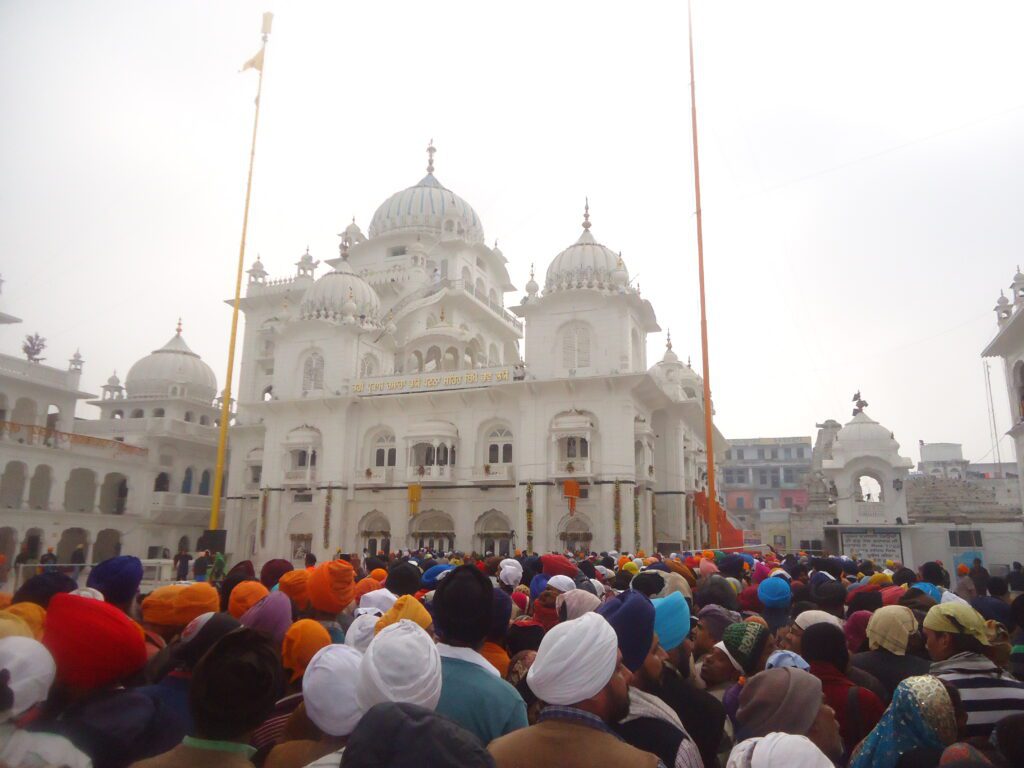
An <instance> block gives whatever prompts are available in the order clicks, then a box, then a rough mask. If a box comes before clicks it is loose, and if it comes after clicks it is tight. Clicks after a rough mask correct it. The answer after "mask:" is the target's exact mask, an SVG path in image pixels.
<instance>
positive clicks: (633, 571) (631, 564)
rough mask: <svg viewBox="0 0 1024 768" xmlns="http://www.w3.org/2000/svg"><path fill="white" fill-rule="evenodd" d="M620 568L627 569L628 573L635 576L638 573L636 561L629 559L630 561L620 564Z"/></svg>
mask: <svg viewBox="0 0 1024 768" xmlns="http://www.w3.org/2000/svg"><path fill="white" fill-rule="evenodd" d="M622 570H624V571H628V572H629V573H631V574H633V575H634V576H636V575H637V574H638V573H640V566H639V565H637V564H636V563H634V562H632V561H630V562H628V563H626V564H625V565H623V566H622Z"/></svg>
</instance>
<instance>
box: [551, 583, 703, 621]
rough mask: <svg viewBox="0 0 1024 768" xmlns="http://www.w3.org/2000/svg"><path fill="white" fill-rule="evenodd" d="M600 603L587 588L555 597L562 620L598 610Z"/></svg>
mask: <svg viewBox="0 0 1024 768" xmlns="http://www.w3.org/2000/svg"><path fill="white" fill-rule="evenodd" d="M683 602H684V603H685V602H686V601H685V600H684V601H683ZM599 605H601V600H600V599H599V598H598V597H596V596H595V595H592V594H590V593H589V592H587V591H586V590H585V589H571V590H569V591H568V592H563V593H561V594H560V595H559V596H558V597H556V598H555V608H557V609H558V615H559V616H560V617H561V619H562V621H571V620H572V619H578V618H579V617H580V616H582V615H583V614H584V613H589V612H590V611H596V610H597V607H598V606H599ZM563 614H564V615H563Z"/></svg>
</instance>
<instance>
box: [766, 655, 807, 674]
mask: <svg viewBox="0 0 1024 768" xmlns="http://www.w3.org/2000/svg"><path fill="white" fill-rule="evenodd" d="M776 667H796V668H797V669H802V670H804V671H805V672H809V671H810V669H811V665H810V664H808V663H807V661H806V660H805V659H804V657H803V656H801V655H800V654H798V653H794V652H793V651H772V653H771V655H770V656H769V657H768V661H767V662H765V665H764V668H765V669H775V668H776Z"/></svg>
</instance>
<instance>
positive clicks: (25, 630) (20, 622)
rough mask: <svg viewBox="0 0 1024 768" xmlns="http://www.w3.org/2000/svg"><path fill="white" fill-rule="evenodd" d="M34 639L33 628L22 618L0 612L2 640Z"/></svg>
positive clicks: (0, 634) (0, 635)
mask: <svg viewBox="0 0 1024 768" xmlns="http://www.w3.org/2000/svg"><path fill="white" fill-rule="evenodd" d="M4 637H32V628H31V627H29V625H28V624H26V623H25V621H24V619H22V618H21V617H20V616H15V615H14V614H13V613H10V612H8V611H0V638H4Z"/></svg>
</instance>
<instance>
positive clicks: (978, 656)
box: [924, 602, 1024, 738]
mask: <svg viewBox="0 0 1024 768" xmlns="http://www.w3.org/2000/svg"><path fill="white" fill-rule="evenodd" d="M924 634H925V644H926V646H927V648H928V654H929V655H930V656H931V658H932V662H933V663H932V666H931V669H930V670H929V672H930V674H932V675H935V676H936V677H938V678H939V679H940V680H944V681H945V682H947V683H949V684H950V685H953V686H955V687H956V689H957V690H958V691H959V693H960V698H961V699H962V701H963V706H964V710H965V711H966V712H967V728H966V734H965V735H966V736H968V737H973V736H981V737H986V738H987V737H988V736H989V735H990V734H991V732H992V729H993V727H995V724H996V723H998V722H999V721H1000V720H1002V719H1003V718H1004V717H1008V716H1010V715H1015V714H1018V713H1024V682H1021V681H1019V680H1015V679H1014V678H1013V677H1011V676H1010V675H1009V674H1007V673H1006V672H1005V671H1004V670H1002V669H1000V668H999V666H997V665H996V664H995V663H994V662H992V661H991V660H990V659H989V658H988V656H987V655H986V651H987V650H988V645H989V642H988V638H987V636H986V634H985V620H984V618H982V616H981V614H979V613H978V612H977V611H976V610H974V609H973V608H971V607H970V606H969V605H967V604H966V603H959V602H950V603H942V604H940V605H936V606H934V607H932V608H931V609H930V610H929V611H928V614H927V615H926V616H925V619H924Z"/></svg>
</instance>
